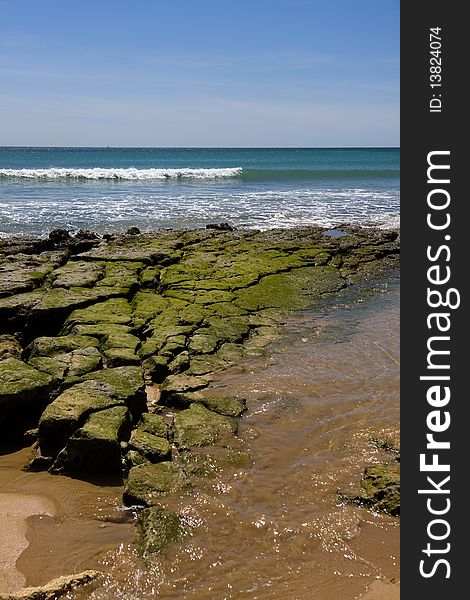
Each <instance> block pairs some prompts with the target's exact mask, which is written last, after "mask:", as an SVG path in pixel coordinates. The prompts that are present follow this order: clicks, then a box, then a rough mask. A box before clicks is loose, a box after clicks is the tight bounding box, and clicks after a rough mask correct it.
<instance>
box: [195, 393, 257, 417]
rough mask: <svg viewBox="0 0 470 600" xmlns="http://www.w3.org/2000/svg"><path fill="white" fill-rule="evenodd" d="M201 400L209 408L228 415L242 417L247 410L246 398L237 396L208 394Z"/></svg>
mask: <svg viewBox="0 0 470 600" xmlns="http://www.w3.org/2000/svg"><path fill="white" fill-rule="evenodd" d="M199 402H200V403H201V404H203V405H204V406H205V407H206V408H208V409H209V410H212V411H214V412H216V413H219V415H225V416H227V417H240V416H241V414H242V413H243V411H245V410H246V400H244V399H241V398H237V397H236V396H206V397H205V398H201V399H200V400H199Z"/></svg>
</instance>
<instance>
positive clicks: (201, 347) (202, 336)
mask: <svg viewBox="0 0 470 600" xmlns="http://www.w3.org/2000/svg"><path fill="white" fill-rule="evenodd" d="M200 331H204V330H200ZM219 343H220V341H219V338H218V337H217V335H215V334H208V333H196V334H194V335H193V336H192V337H191V339H190V340H189V350H190V352H192V353H195V354H210V353H211V352H214V350H215V349H216V348H217V346H218V345H219Z"/></svg>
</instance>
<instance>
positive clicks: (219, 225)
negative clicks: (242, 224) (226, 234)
mask: <svg viewBox="0 0 470 600" xmlns="http://www.w3.org/2000/svg"><path fill="white" fill-rule="evenodd" d="M206 229H215V230H216V231H233V227H232V226H231V225H229V224H228V223H209V224H208V225H206Z"/></svg>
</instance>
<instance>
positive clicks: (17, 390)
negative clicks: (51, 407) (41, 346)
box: [0, 358, 51, 441]
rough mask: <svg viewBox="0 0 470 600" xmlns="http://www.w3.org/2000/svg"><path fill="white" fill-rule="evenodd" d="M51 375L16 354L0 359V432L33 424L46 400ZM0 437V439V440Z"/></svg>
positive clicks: (4, 433)
mask: <svg viewBox="0 0 470 600" xmlns="http://www.w3.org/2000/svg"><path fill="white" fill-rule="evenodd" d="M50 386H51V377H50V376H48V375H47V374H45V373H43V372H41V371H38V370H37V369H35V368H34V367H32V366H30V365H27V364H25V363H24V362H22V361H20V360H18V359H16V358H7V359H6V360H3V361H1V362H0V433H1V435H2V436H5V437H8V438H10V437H14V436H15V434H16V433H17V431H16V430H17V429H18V431H20V432H21V431H25V430H26V429H30V428H31V427H34V426H35V424H36V420H37V418H38V417H39V415H40V414H41V412H42V410H43V408H44V406H45V405H46V404H47V402H48V396H49V391H50ZM2 441H3V440H2Z"/></svg>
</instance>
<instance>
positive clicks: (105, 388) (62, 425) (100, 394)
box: [38, 381, 124, 456]
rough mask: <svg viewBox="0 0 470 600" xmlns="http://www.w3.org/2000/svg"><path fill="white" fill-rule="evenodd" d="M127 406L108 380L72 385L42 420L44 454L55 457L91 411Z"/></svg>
mask: <svg viewBox="0 0 470 600" xmlns="http://www.w3.org/2000/svg"><path fill="white" fill-rule="evenodd" d="M118 405H124V399H123V398H122V397H121V398H120V397H118V396H116V395H115V393H114V389H113V388H112V387H111V386H110V385H109V384H107V383H103V382H98V381H86V382H83V383H79V384H77V385H74V386H72V387H71V388H69V389H67V390H65V391H64V392H62V394H60V396H58V397H57V398H56V399H55V400H54V401H53V402H51V404H49V405H48V406H47V408H46V409H45V411H44V412H43V414H42V415H41V418H40V420H39V432H38V440H39V446H40V448H41V452H42V454H43V455H44V456H55V455H56V454H57V453H58V452H59V451H60V450H61V449H62V448H63V447H64V446H65V444H66V442H67V440H68V438H69V437H70V436H71V435H72V434H73V433H74V432H75V431H76V430H77V429H79V428H80V427H81V426H82V425H84V423H85V421H86V419H87V418H88V417H89V416H90V414H91V413H93V412H97V411H100V410H104V409H107V408H111V407H113V406H118Z"/></svg>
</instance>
